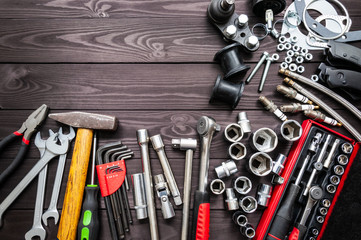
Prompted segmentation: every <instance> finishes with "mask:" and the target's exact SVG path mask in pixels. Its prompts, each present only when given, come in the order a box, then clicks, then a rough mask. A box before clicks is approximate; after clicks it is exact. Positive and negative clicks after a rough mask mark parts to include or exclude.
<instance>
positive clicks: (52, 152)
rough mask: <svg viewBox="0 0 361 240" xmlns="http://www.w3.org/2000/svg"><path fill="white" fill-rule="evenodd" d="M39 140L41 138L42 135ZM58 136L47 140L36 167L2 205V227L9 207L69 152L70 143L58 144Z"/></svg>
mask: <svg viewBox="0 0 361 240" xmlns="http://www.w3.org/2000/svg"><path fill="white" fill-rule="evenodd" d="M38 134H39V138H40V133H38ZM57 139H58V134H54V135H53V136H50V137H49V138H48V139H47V140H46V149H47V150H48V151H46V152H45V153H44V155H43V156H42V157H41V158H40V160H39V161H38V162H37V163H36V164H35V166H34V167H33V168H32V169H31V170H30V171H29V172H28V174H26V176H25V177H24V178H23V179H22V180H21V181H20V183H19V184H18V185H17V186H16V187H15V188H14V190H13V191H12V192H11V193H10V194H9V195H8V196H7V197H6V198H5V200H4V201H3V202H2V203H1V204H0V227H1V226H2V217H3V214H4V212H5V211H6V210H7V209H8V207H9V206H10V205H11V204H12V203H13V202H14V201H15V199H16V198H17V197H18V196H19V195H20V193H21V192H22V191H23V190H24V189H25V188H26V187H27V186H28V185H29V183H30V182H31V181H32V180H33V179H34V178H35V177H36V176H37V175H38V174H39V172H40V171H41V170H42V169H43V168H44V167H45V166H46V165H47V164H48V162H49V161H50V160H51V159H53V158H54V157H56V156H58V155H60V154H64V153H66V152H67V151H68V147H69V142H68V141H64V140H61V139H60V144H61V145H58V144H57Z"/></svg>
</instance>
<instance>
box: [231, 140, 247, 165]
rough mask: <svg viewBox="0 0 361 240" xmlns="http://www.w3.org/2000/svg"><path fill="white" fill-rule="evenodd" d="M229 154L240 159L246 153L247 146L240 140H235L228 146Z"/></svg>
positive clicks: (235, 158)
mask: <svg viewBox="0 0 361 240" xmlns="http://www.w3.org/2000/svg"><path fill="white" fill-rule="evenodd" d="M228 154H229V156H230V157H231V158H232V159H234V160H237V161H239V160H241V159H243V158H244V157H245V156H246V155H247V148H246V146H245V145H243V144H242V143H240V142H235V143H233V144H232V145H231V146H229V148H228Z"/></svg>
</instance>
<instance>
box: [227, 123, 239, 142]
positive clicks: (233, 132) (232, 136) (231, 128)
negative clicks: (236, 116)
mask: <svg viewBox="0 0 361 240" xmlns="http://www.w3.org/2000/svg"><path fill="white" fill-rule="evenodd" d="M224 137H225V138H226V139H227V140H228V141H229V142H233V143H234V142H239V141H241V139H242V138H243V130H242V128H241V126H240V125H238V124H237V123H231V124H229V125H228V126H227V127H226V128H225V129H224Z"/></svg>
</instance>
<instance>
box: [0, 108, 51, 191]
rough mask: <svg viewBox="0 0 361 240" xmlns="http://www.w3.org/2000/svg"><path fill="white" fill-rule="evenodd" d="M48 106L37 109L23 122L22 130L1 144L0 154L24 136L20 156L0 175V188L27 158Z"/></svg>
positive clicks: (6, 138)
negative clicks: (35, 132)
mask: <svg viewBox="0 0 361 240" xmlns="http://www.w3.org/2000/svg"><path fill="white" fill-rule="evenodd" d="M48 109H49V108H48V106H47V105H45V104H43V105H41V106H40V107H39V108H38V109H36V110H35V111H34V112H33V113H32V114H30V116H29V117H28V118H27V119H26V121H25V122H23V125H22V126H21V128H20V129H19V130H17V131H15V132H13V133H12V134H10V135H9V136H7V137H5V138H4V139H3V140H2V141H1V142H0V152H2V151H3V150H4V148H5V147H6V146H7V145H9V144H10V143H11V142H12V141H14V140H15V139H16V138H18V137H21V136H23V141H22V142H21V146H20V149H19V152H18V154H17V155H16V157H15V159H14V161H13V162H12V163H11V164H10V165H9V166H8V167H7V168H6V169H5V170H4V171H3V172H2V173H1V175H0V186H1V185H2V183H3V182H4V181H5V179H6V178H7V177H8V176H9V175H10V174H11V173H12V172H13V171H14V170H15V169H16V168H17V167H18V166H19V164H20V163H21V161H22V159H23V158H24V157H25V154H26V153H27V151H28V149H29V143H30V138H31V135H32V134H33V133H34V131H35V130H36V128H37V127H38V126H39V125H40V124H41V123H42V122H43V121H44V119H45V118H46V116H47V113H48Z"/></svg>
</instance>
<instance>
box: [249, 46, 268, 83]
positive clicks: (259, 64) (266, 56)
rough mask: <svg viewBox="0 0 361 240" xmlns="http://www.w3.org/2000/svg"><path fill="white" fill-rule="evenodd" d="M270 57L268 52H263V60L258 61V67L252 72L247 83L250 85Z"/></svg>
mask: <svg viewBox="0 0 361 240" xmlns="http://www.w3.org/2000/svg"><path fill="white" fill-rule="evenodd" d="M268 57H269V53H268V52H263V53H262V57H261V59H260V60H259V61H258V63H257V65H256V66H255V67H254V69H253V70H252V72H251V74H249V76H248V77H247V79H246V81H245V82H246V83H247V84H248V83H250V82H251V80H252V78H253V77H254V75H255V74H256V72H257V71H258V69H259V68H260V67H261V65H262V64H263V62H264V61H265V60H266V59H267V58H268Z"/></svg>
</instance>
